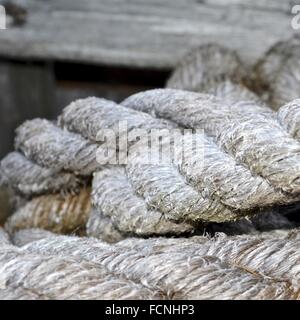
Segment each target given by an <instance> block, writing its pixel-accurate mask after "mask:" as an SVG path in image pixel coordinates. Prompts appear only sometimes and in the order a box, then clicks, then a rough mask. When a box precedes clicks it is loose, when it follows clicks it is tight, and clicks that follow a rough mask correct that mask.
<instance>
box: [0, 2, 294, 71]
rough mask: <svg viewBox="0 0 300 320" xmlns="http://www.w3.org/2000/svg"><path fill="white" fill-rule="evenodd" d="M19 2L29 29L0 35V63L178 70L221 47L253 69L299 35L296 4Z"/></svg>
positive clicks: (16, 28)
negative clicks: (194, 54)
mask: <svg viewBox="0 0 300 320" xmlns="http://www.w3.org/2000/svg"><path fill="white" fill-rule="evenodd" d="M15 1H17V0H15ZM18 2H20V3H21V4H22V5H24V6H25V7H26V6H27V12H28V17H27V22H26V24H25V25H24V26H22V27H10V28H9V29H8V30H6V31H3V32H0V44H1V45H0V55H5V56H10V57H24V58H28V57H30V58H35V59H56V60H68V61H77V62H89V63H98V64H107V65H122V66H136V67H151V68H171V67H173V66H174V65H175V64H176V62H177V61H178V60H179V58H180V57H181V56H182V55H183V54H185V53H186V51H188V50H190V49H191V48H192V47H195V46H198V45H199V44H201V43H204V42H209V41H210V42H211V41H217V42H219V43H221V44H225V45H228V46H230V47H232V48H235V49H237V50H238V51H239V52H240V53H241V55H242V57H243V58H244V59H247V60H249V61H250V62H253V61H254V60H255V59H256V58H257V57H258V56H259V55H261V54H262V53H263V52H264V51H265V50H266V49H267V48H268V47H269V46H270V45H272V44H273V43H274V42H276V41H277V40H279V39H283V38H288V37H289V36H291V35H292V34H293V33H294V32H295V31H293V29H292V27H291V24H290V22H291V18H292V15H291V13H290V12H291V6H292V2H293V1H292V2H291V1H281V0H263V1H259V0H254V1H251V2H250V1H248V0H227V1H225V0H188V1H186V0H165V1H158V0H147V1H146V0H139V1H138V0H87V1H80V0H52V1H51V2H44V1H38V0H27V1H26V0H23V1H21V0H19V1H18Z"/></svg>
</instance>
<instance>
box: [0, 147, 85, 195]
mask: <svg viewBox="0 0 300 320" xmlns="http://www.w3.org/2000/svg"><path fill="white" fill-rule="evenodd" d="M0 172H1V177H2V182H4V183H6V184H8V186H9V187H11V188H13V189H14V190H15V191H17V192H19V193H20V194H22V195H25V196H32V195H39V194H43V193H55V192H72V191H76V190H78V187H79V185H80V179H79V178H77V177H76V176H75V175H73V174H72V173H64V172H60V171H57V170H54V169H51V168H50V169H48V168H43V167H41V166H39V165H37V164H35V163H33V162H31V161H30V160H28V159H27V158H26V157H24V156H23V155H22V154H20V153H18V152H12V153H10V154H8V155H7V156H6V157H5V158H4V159H3V160H2V161H1V165H0Z"/></svg>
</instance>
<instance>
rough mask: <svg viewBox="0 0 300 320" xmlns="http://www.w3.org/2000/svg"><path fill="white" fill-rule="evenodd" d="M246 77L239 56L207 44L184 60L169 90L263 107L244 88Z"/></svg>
mask: <svg viewBox="0 0 300 320" xmlns="http://www.w3.org/2000/svg"><path fill="white" fill-rule="evenodd" d="M246 74H247V70H246V69H245V68H244V65H243V63H242V62H241V60H240V58H239V56H238V55H237V53H236V52H234V51H232V50H230V49H228V48H225V47H222V46H220V45H217V44H205V45H202V46H200V47H199V48H195V49H193V50H192V52H190V53H189V54H187V55H186V56H185V57H183V58H182V59H181V61H180V62H179V64H178V65H177V66H176V68H175V70H174V71H173V73H172V75H171V77H170V78H169V79H168V82H167V85H166V87H167V88H173V89H182V90H188V91H195V92H205V93H209V94H212V95H214V96H216V97H218V98H220V99H221V100H222V102H223V103H226V104H233V103H236V102H238V101H247V100H253V101H256V102H257V103H261V101H260V99H259V97H258V96H257V95H256V94H255V93H254V92H252V91H251V90H249V89H248V88H247V87H246V86H245V84H244V82H245V80H246Z"/></svg>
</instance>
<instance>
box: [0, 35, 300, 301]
mask: <svg viewBox="0 0 300 320" xmlns="http://www.w3.org/2000/svg"><path fill="white" fill-rule="evenodd" d="M299 51H300V41H299V40H297V39H291V40H289V41H288V42H287V43H279V44H277V45H276V46H275V47H274V48H272V49H270V51H269V52H267V54H266V56H265V57H263V59H262V60H261V61H259V62H258V63H257V65H256V66H254V67H253V68H252V71H250V70H247V69H246V68H245V67H244V64H243V63H242V62H241V60H240V58H239V57H238V55H237V54H236V53H235V52H232V51H231V50H229V49H226V48H222V47H220V46H218V45H211V44H210V45H204V46H202V47H200V48H198V49H197V50H194V51H193V52H192V53H191V54H189V55H188V56H187V57H185V58H184V59H183V60H182V62H181V63H180V64H179V66H178V67H177V68H176V70H175V71H174V72H173V74H172V76H171V77H170V79H169V81H168V83H167V88H165V89H156V90H150V91H146V92H141V93H138V94H135V95H133V96H130V97H129V98H127V99H126V100H125V101H123V102H122V103H121V104H116V103H114V102H112V101H108V100H105V99H100V98H87V99H82V100H78V101H75V102H73V103H71V104H70V105H69V106H67V107H66V108H65V109H64V110H63V112H62V114H61V115H60V116H59V118H58V119H57V121H54V122H51V121H48V120H44V119H34V120H30V121H26V122H25V123H24V124H22V125H21V126H20V127H19V128H18V129H17V130H16V138H15V148H16V151H14V152H12V153H10V154H9V155H7V156H6V157H5V158H4V159H3V160H2V161H1V167H0V172H1V181H2V183H3V184H6V185H7V186H8V187H9V188H10V189H11V190H12V192H13V193H14V202H15V207H16V210H15V213H14V214H13V215H12V216H11V217H10V218H9V219H8V220H7V221H6V223H5V231H4V230H2V229H0V261H1V262H0V270H1V272H0V298H11V299H96V298H99V299H143V298H144V299H298V298H299V292H300V291H299V289H300V286H299V285H300V282H299V279H298V278H299V272H298V271H297V270H298V269H299V261H298V260H299V259H300V258H298V254H297V249H298V246H299V244H298V242H299V233H298V230H297V228H296V227H297V224H296V223H294V222H292V221H290V220H289V219H288V218H287V217H286V216H285V215H284V213H287V212H289V211H291V210H293V211H295V212H296V211H297V208H298V206H299V205H298V202H299V201H300V133H299V132H300V130H299V129H300V100H297V99H296V100H293V99H295V98H297V92H298V88H299V89H300V83H299V79H300V78H299V77H298V74H297V72H298V71H299V72H300V65H299V63H298V61H297V58H296V57H297V55H298V53H299ZM283 62H284V63H283ZM287 62H288V63H287ZM294 62H295V64H293V63H294ZM287 65H293V67H290V68H287V67H286V66H287ZM298 65H299V66H298ZM299 92H300V91H299ZM269 106H272V108H273V109H271V108H270V107H269ZM120 121H126V124H127V133H126V134H127V136H130V135H131V134H133V132H136V130H142V131H143V132H146V133H147V134H149V135H150V134H151V132H152V131H153V130H157V129H160V130H166V131H168V130H169V131H170V130H172V132H174V135H173V139H172V140H171V148H172V150H173V149H174V152H173V153H171V161H170V163H161V162H159V161H157V162H155V163H148V162H147V161H143V160H146V158H147V157H148V149H147V146H148V143H146V144H143V143H140V141H134V140H128V141H127V144H128V151H126V152H128V153H129V154H130V156H129V157H128V159H127V162H126V163H119V164H118V162H117V161H116V163H115V164H114V161H115V160H116V159H115V157H116V154H115V153H113V152H110V151H112V150H114V149H116V145H115V144H114V141H112V140H110V139H106V141H105V142H103V141H100V140H99V137H101V136H103V134H104V132H105V130H110V132H112V135H113V136H114V137H116V139H117V141H118V142H120V141H121V140H122V139H123V138H124V136H123V134H122V133H120V130H119V125H120ZM298 123H299V125H298ZM187 129H189V130H187ZM186 131H188V132H189V135H186V134H185V132H186ZM183 139H185V142H186V141H188V142H190V143H188V146H190V147H189V148H188V149H186V150H185V153H184V156H182V153H181V152H177V151H176V148H175V145H176V143H177V142H178V141H182V140H183ZM167 142H169V143H170V140H168V141H167ZM162 144H164V142H163V143H162ZM195 145H197V146H201V147H202V152H203V157H204V158H203V160H202V161H196V160H197V159H195V158H194V151H195ZM163 150H165V149H164V148H163ZM117 151H118V153H117V158H118V159H120V158H121V157H122V152H121V149H120V144H119V145H118V146H117ZM126 155H128V154H126ZM152 160H153V159H152ZM278 229H282V230H281V231H280V230H278ZM288 229H289V230H288ZM291 229H292V230H291ZM270 230H273V231H270ZM266 231H269V232H266ZM219 232H222V233H221V234H219ZM206 233H208V234H210V235H212V236H213V235H214V234H216V235H215V236H214V237H212V238H210V236H204V234H206ZM58 234H62V235H58ZM238 234H240V235H238ZM75 235H77V236H80V237H76V236H75ZM173 237H176V238H173Z"/></svg>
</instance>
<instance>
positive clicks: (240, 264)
mask: <svg viewBox="0 0 300 320" xmlns="http://www.w3.org/2000/svg"><path fill="white" fill-rule="evenodd" d="M226 241H227V242H226ZM124 242H125V244H123V241H121V242H120V243H119V244H118V245H115V246H109V245H107V244H103V243H102V242H99V241H97V240H93V239H84V238H81V239H80V238H72V237H63V236H61V237H48V238H46V239H44V240H40V241H35V242H32V243H29V244H27V245H26V246H25V247H23V250H24V251H26V252H31V253H34V254H44V255H52V254H54V255H56V256H57V257H63V256H66V255H68V256H75V257H77V258H78V259H80V260H84V261H87V262H94V263H95V262H96V263H97V264H99V265H101V266H103V267H105V268H107V269H108V270H109V271H110V272H111V273H114V274H119V275H120V276H123V277H125V278H127V279H130V280H132V281H134V282H136V283H139V282H143V283H145V284H146V285H147V286H148V287H149V288H150V289H152V290H157V289H159V290H160V291H161V292H168V293H169V296H172V297H183V298H186V299H189V298H191V299H212V298H216V299H218V298H219V299H235V298H238V299H241V298H245V299H280V298H283V299H289V298H292V299H294V298H297V297H298V290H299V288H298V289H297V286H298V285H299V278H298V276H297V273H295V272H296V269H294V268H293V267H291V269H290V270H289V271H288V272H287V270H286V268H285V269H284V264H285V265H286V266H288V265H289V263H290V262H291V260H287V257H288V256H287V255H285V254H283V253H284V252H282V251H280V250H281V248H283V247H284V246H289V247H290V248H291V249H288V250H287V252H288V253H289V254H290V256H291V258H290V259H292V260H293V259H294V258H293V257H295V258H296V255H295V253H294V254H293V253H292V251H291V250H293V249H292V248H294V249H295V247H297V245H299V244H298V242H297V240H295V241H294V240H293V241H292V240H281V239H280V240H278V239H276V240H257V239H251V238H249V239H246V238H243V237H241V240H239V239H238V238H233V239H232V240H231V239H230V237H229V238H228V240H227V239H226V238H225V239H224V240H217V241H215V240H207V239H206V240H205V239H203V240H202V238H201V237H200V238H196V239H195V240H194V239H193V238H191V239H169V243H167V244H166V239H164V238H157V239H151V240H134V241H131V240H130V239H129V240H125V241H124ZM234 243H236V244H238V246H239V243H241V244H240V246H241V248H242V249H243V250H242V249H241V251H240V252H241V253H240V254H235V251H232V252H233V254H229V255H228V256H226V259H227V257H228V261H229V260H231V261H229V262H228V263H226V262H225V263H224V262H223V261H222V260H220V259H219V258H218V256H220V257H221V256H223V253H222V252H224V251H225V250H226V249H227V250H228V251H229V252H231V245H232V244H234ZM258 244H261V246H262V249H259V250H265V251H262V252H263V254H259V255H256V258H255V259H253V255H251V252H250V248H251V246H252V247H253V248H254V247H257V245H258ZM245 246H247V249H248V250H247V252H249V260H247V259H246V258H245ZM215 248H216V249H215ZM275 248H277V249H278V250H279V251H278V250H274V249H275ZM236 249H237V248H236ZM220 250H221V251H220ZM259 250H258V251H259ZM206 251H207V252H209V253H214V255H212V254H211V255H210V256H208V255H206ZM282 254H283V256H282ZM239 255H241V256H243V257H244V258H243V260H241V256H240V257H239ZM237 257H239V260H238V258H237ZM279 257H281V258H280V259H279V260H278V258H279ZM265 259H267V260H268V261H267V262H265ZM273 259H274V260H273ZM276 259H277V260H276ZM273 261H277V264H276V265H278V263H279V261H281V263H282V264H283V266H282V268H279V269H278V270H277V269H276V265H275V266H274V262H273ZM254 264H256V265H257V266H258V267H257V268H256V265H255V266H254ZM171 266H172V267H171ZM274 269H276V270H274ZM174 270H176V272H174ZM266 274H268V276H266ZM290 276H293V278H291V279H290V278H289V277H290ZM293 279H294V281H293V284H292V283H291V280H293Z"/></svg>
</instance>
